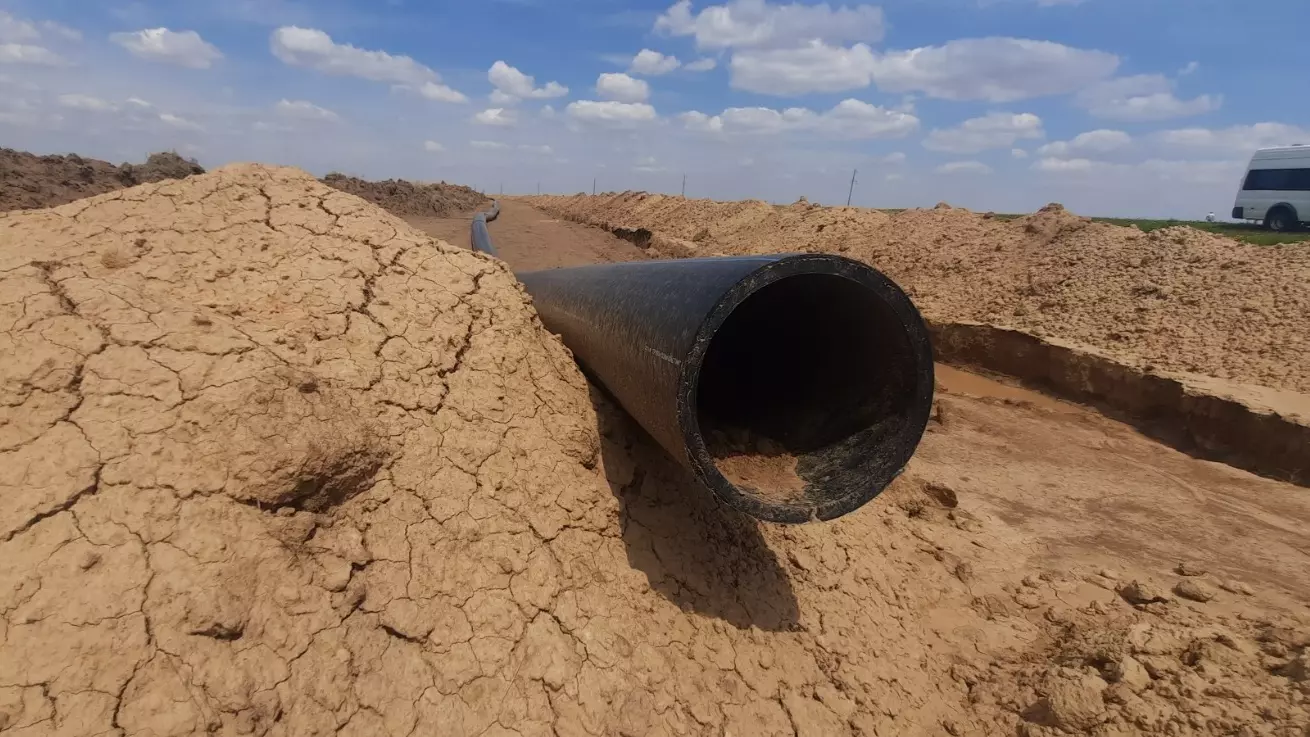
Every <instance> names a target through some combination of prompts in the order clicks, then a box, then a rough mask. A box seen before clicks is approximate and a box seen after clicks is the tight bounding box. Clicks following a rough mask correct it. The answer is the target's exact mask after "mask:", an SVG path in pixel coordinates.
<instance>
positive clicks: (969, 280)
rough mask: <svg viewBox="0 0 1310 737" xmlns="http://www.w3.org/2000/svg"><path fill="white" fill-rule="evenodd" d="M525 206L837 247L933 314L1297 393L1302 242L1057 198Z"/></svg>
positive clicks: (1305, 265)
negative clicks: (1022, 211)
mask: <svg viewBox="0 0 1310 737" xmlns="http://www.w3.org/2000/svg"><path fill="white" fill-rule="evenodd" d="M526 200H527V201H528V202H530V203H532V204H534V205H536V206H538V207H541V208H542V209H545V210H546V211H548V212H550V213H552V214H554V215H557V216H560V217H566V218H570V219H573V220H576V221H578V222H585V223H589V224H592V225H597V226H601V227H605V228H607V229H611V230H612V229H614V228H617V227H623V228H645V229H648V230H650V231H652V232H653V233H654V234H655V235H656V236H657V237H655V238H653V239H652V243H656V242H658V240H659V239H658V236H660V235H664V236H667V237H669V238H679V239H686V240H688V241H694V242H695V243H702V242H712V243H713V244H714V249H715V251H716V252H721V253H724V254H729V255H736V254H753V253H787V252H797V251H800V252H826V253H837V254H842V255H846V256H850V257H852V258H856V259H859V260H862V261H865V262H866V263H869V264H871V265H873V266H874V267H876V268H878V269H880V270H882V271H884V272H886V273H887V274H888V275H889V276H890V277H892V278H893V279H895V280H896V281H897V282H898V283H899V284H900V285H901V286H903V287H905V288H906V289H907V291H909V292H910V293H911V296H912V297H913V298H914V299H915V302H916V304H917V305H918V306H919V307H920V308H921V309H922V310H923V311H924V313H925V315H926V316H927V317H928V318H929V319H931V320H935V321H942V322H961V321H968V322H977V323H985V324H988V325H995V326H999V327H1008V328H1013V329H1016V330H1021V331H1024V332H1027V333H1031V334H1034V335H1037V336H1041V337H1045V338H1052V339H1058V340H1062V341H1067V342H1069V343H1072V344H1076V345H1080V346H1087V347H1090V348H1091V349H1093V350H1096V351H1101V352H1103V353H1106V354H1110V355H1113V356H1114V357H1115V358H1116V360H1119V361H1121V362H1122V363H1125V364H1127V365H1130V366H1133V367H1136V368H1139V369H1142V370H1159V371H1173V372H1182V373H1192V374H1201V375H1205V376H1210V377H1217V378H1220V379H1224V380H1228V381H1233V382H1238V383H1245V384H1256V385H1260V386H1264V387H1271V388H1275V389H1286V390H1291V391H1295V392H1302V393H1310V337H1307V336H1308V335H1310V333H1308V332H1307V331H1306V329H1305V328H1306V326H1307V325H1310V249H1305V248H1297V247H1279V248H1270V247H1264V246H1256V245H1250V244H1245V243H1240V242H1237V241H1234V240H1231V239H1228V238H1224V237H1221V236H1217V235H1212V234H1209V233H1204V232H1201V231H1198V230H1194V229H1191V228H1187V227H1175V228H1165V229H1162V230H1157V231H1153V232H1152V233H1150V234H1145V233H1142V232H1141V231H1140V230H1139V229H1137V228H1125V227H1122V226H1117V225H1110V224H1104V223H1096V222H1091V221H1090V220H1088V219H1087V218H1082V217H1078V216H1075V215H1073V214H1071V213H1069V212H1068V211H1067V210H1065V209H1064V208H1063V207H1062V206H1060V205H1058V204H1051V205H1048V206H1047V207H1045V208H1043V209H1042V210H1041V211H1039V212H1037V213H1034V214H1032V215H1028V216H1026V217H1020V218H1014V219H1005V218H996V217H992V218H988V217H985V216H983V215H980V214H977V213H973V212H970V211H968V210H964V209H961V208H951V207H949V206H944V203H943V204H942V205H938V206H937V207H934V208H932V209H912V210H905V211H902V212H897V213H892V214H889V213H887V212H882V211H878V210H862V209H857V208H843V207H792V206H787V207H774V206H771V205H768V204H767V203H762V202H756V201H745V202H715V201H711V200H688V199H683V198H679V197H668V196H664V195H658V194H643V193H632V192H625V193H618V194H613V195H604V196H595V197H589V196H583V197H552V196H542V197H529V198H526ZM704 255H710V254H708V253H706V254H704Z"/></svg>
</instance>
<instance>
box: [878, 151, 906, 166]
mask: <svg viewBox="0 0 1310 737" xmlns="http://www.w3.org/2000/svg"><path fill="white" fill-rule="evenodd" d="M879 161H880V163H883V164H904V163H905V154H903V153H901V152H900V151H896V152H893V153H890V154H887V155H886V156H884V157H882V158H881V159H879Z"/></svg>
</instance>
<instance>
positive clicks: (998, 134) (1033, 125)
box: [923, 113, 1046, 154]
mask: <svg viewBox="0 0 1310 737" xmlns="http://www.w3.org/2000/svg"><path fill="white" fill-rule="evenodd" d="M1045 135H1046V133H1045V131H1043V130H1042V119H1041V118H1039V117H1037V116H1036V115H1033V114H1032V113H1019V114H1015V113H989V114H987V115H984V116H983V117H981V118H971V119H969V120H966V121H964V122H963V123H961V124H960V125H958V126H956V127H954V128H938V129H936V130H934V131H932V132H931V133H929V134H928V136H927V137H926V138H924V139H923V147H924V148H926V149H929V150H931V151H947V152H950V153H957V154H974V153H978V152H979V151H986V150H988V149H993V148H1010V147H1012V146H1013V145H1014V144H1015V143H1016V142H1017V141H1019V140H1022V139H1031V138H1042V137H1043V136H1045Z"/></svg>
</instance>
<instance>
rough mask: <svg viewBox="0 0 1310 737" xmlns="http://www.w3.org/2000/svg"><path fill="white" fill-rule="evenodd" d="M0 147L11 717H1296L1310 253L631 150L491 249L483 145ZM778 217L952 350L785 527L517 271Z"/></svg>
mask: <svg viewBox="0 0 1310 737" xmlns="http://www.w3.org/2000/svg"><path fill="white" fill-rule="evenodd" d="M6 155H7V156H12V157H15V158H14V159H13V160H17V161H22V162H23V168H19V167H17V166H7V167H6V169H5V171H4V174H5V176H4V178H3V181H4V186H5V190H4V192H5V197H4V200H3V202H4V204H5V208H6V209H10V210H12V211H11V212H7V213H4V214H0V357H3V359H4V360H3V361H2V362H0V399H2V400H3V401H0V734H4V735H11V734H12V735H25V736H27V735H114V734H122V735H187V734H199V733H205V734H222V735H246V734H250V735H313V734H339V735H410V734H414V735H418V734H434V735H487V736H496V737H506V736H509V735H519V736H521V737H528V736H531V735H554V736H558V737H563V736H566V735H596V736H601V735H604V736H607V737H608V736H610V735H741V736H747V735H752V736H753V735H797V736H809V735H815V736H820V735H823V736H826V735H853V736H856V735H858V736H861V737H868V736H870V735H880V736H883V737H886V736H890V735H925V736H927V735H933V736H937V735H954V736H956V737H960V736H962V735H1034V736H1036V735H1042V736H1046V735H1051V736H1054V735H1066V734H1074V735H1097V736H1102V737H1109V736H1111V735H1133V734H1161V735H1278V736H1279V737H1305V736H1306V735H1310V543H1307V541H1308V540H1310V497H1307V490H1306V488H1305V485H1304V484H1305V478H1306V477H1305V476H1303V475H1301V474H1302V472H1303V470H1304V469H1306V468H1307V464H1308V463H1310V459H1308V458H1307V456H1310V444H1305V443H1301V442H1300V440H1299V439H1300V438H1302V437H1305V436H1303V435H1298V434H1297V433H1300V432H1303V431H1304V428H1305V426H1306V424H1307V422H1308V421H1310V420H1307V417H1310V412H1307V410H1306V409H1305V408H1306V407H1307V406H1310V404H1308V403H1307V402H1306V398H1305V393H1307V392H1310V373H1308V371H1310V360H1307V358H1308V354H1310V343H1307V342H1306V341H1307V340H1308V339H1307V338H1306V331H1305V328H1306V326H1307V325H1310V251H1306V250H1304V249H1298V248H1296V247H1280V248H1278V249H1277V250H1271V249H1269V248H1267V247H1261V246H1255V245H1249V244H1239V243H1237V242H1235V241H1231V240H1228V239H1225V238H1221V237H1218V236H1214V235H1211V234H1205V233H1199V232H1197V231H1193V230H1190V229H1186V228H1176V229H1164V230H1161V231H1155V232H1152V233H1150V234H1146V233H1142V232H1141V231H1136V233H1134V232H1133V230H1134V229H1132V228H1123V227H1119V226H1113V225H1105V224H1100V223H1091V222H1088V221H1087V220H1085V219H1083V218H1079V217H1077V216H1075V215H1072V214H1070V213H1067V212H1065V211H1064V210H1063V209H1062V208H1058V207H1055V206H1052V207H1048V208H1046V209H1045V210H1043V211H1042V212H1040V213H1036V214H1034V215H1032V216H1029V217H1026V218H1020V219H1016V220H1001V219H997V218H994V217H993V218H989V217H987V216H986V215H985V214H977V213H971V212H968V211H965V210H960V209H956V208H949V207H947V206H941V207H939V208H937V209H932V210H918V211H906V212H904V213H897V214H892V215H889V214H887V213H881V212H876V211H869V210H859V209H855V208H825V207H818V206H814V205H811V204H809V203H805V202H799V203H796V204H795V205H791V206H785V207H774V206H771V205H767V204H765V203H756V202H742V203H716V202H712V201H707V200H687V199H684V198H680V197H667V196H662V195H649V194H645V193H621V194H611V195H603V196H595V197H588V196H575V197H548V196H543V197H531V198H512V199H509V200H506V201H503V202H502V213H501V216H500V218H499V219H498V220H497V221H496V222H495V223H493V224H492V225H491V234H492V237H493V238H494V239H495V242H496V246H497V248H498V250H499V253H500V256H501V258H499V259H497V258H492V257H489V256H486V255H483V254H479V253H474V252H472V251H470V250H469V249H468V247H467V245H468V227H469V219H470V218H471V216H472V213H473V212H474V211H475V210H476V209H478V208H481V207H486V206H487V205H489V204H490V203H489V201H486V200H485V199H483V198H481V197H480V196H478V195H477V194H476V193H475V192H472V191H471V190H467V188H460V187H457V186H453V185H442V184H437V185H414V184H411V183H408V182H382V183H369V182H362V181H360V180H355V179H350V178H348V177H327V178H325V179H324V180H319V179H316V178H315V177H313V176H311V175H309V174H306V173H304V172H302V171H299V170H295V169H288V168H280V167H272V166H264V165H258V164H239V165H232V166H228V167H224V168H222V169H220V170H217V171H213V172H209V173H203V174H193V173H191V172H183V171H179V172H177V173H176V176H177V177H185V178H176V179H175V178H165V179H162V180H161V181H140V182H138V181H128V180H129V179H130V177H125V176H124V175H123V174H122V172H123V169H122V168H121V167H113V166H111V165H108V164H105V165H104V166H103V167H102V166H100V165H101V164H103V162H92V163H88V160H82V159H79V160H77V161H74V162H71V164H72V166H73V167H74V169H75V170H74V171H73V172H72V173H71V174H70V173H67V172H66V171H65V169H64V168H63V167H66V166H68V165H69V164H70V162H69V161H68V160H67V159H63V158H61V159H60V160H58V161H53V160H52V161H46V162H45V163H43V164H41V163H34V161H33V160H34V159H36V157H31V158H26V155H20V154H17V153H16V152H6ZM128 171H134V170H128ZM43 177H44V179H42V178H43ZM29 180H30V181H29ZM46 180H49V181H46ZM43 182H45V183H43ZM113 182H118V183H117V184H113ZM11 191H12V192H20V193H22V194H15V195H10V194H9V192H11ZM88 195H91V196H88ZM615 232H620V233H624V234H626V235H628V236H629V237H630V238H631V240H624V239H620V238H618V237H616V236H615V235H613V233H615ZM643 233H644V234H643ZM790 251H823V252H832V253H841V254H843V255H848V256H851V257H853V258H857V259H860V260H863V261H865V262H867V263H869V264H871V265H873V266H874V267H876V268H878V269H880V270H882V271H884V272H885V273H887V274H888V275H889V276H891V277H892V278H894V279H896V280H897V281H898V283H900V284H901V285H902V286H903V287H904V288H905V289H906V290H907V291H908V292H909V293H910V294H911V295H912V296H913V297H914V299H915V301H916V303H917V304H918V305H919V307H920V309H921V310H922V311H923V313H924V314H925V316H926V317H927V318H928V320H929V321H930V323H931V324H932V326H933V329H934V336H936V337H937V338H938V344H939V346H940V350H939V351H938V356H939V359H940V360H941V361H942V363H940V364H939V366H938V369H937V371H938V374H937V376H938V387H937V398H936V403H935V407H934V412H933V419H932V421H931V422H930V425H929V430H928V433H927V435H926V436H925V438H924V441H923V443H922V445H921V446H920V448H919V451H918V453H917V455H916V456H915V458H914V460H913V461H912V462H911V464H910V466H909V468H908V469H907V471H906V473H905V474H904V475H903V476H902V477H901V478H900V479H899V480H898V481H897V482H896V483H895V484H893V486H892V487H891V488H890V489H889V490H888V491H886V492H885V493H884V494H882V495H881V496H879V497H877V498H876V499H875V500H873V501H872V502H871V503H870V504H868V505H867V506H865V507H864V508H862V509H860V510H859V511H857V512H855V513H852V514H850V515H847V516H845V517H842V518H840V519H838V520H835V521H833V522H827V523H814V524H807V525H799V526H781V525H770V524H763V523H759V522H757V521H756V520H754V519H752V518H749V517H744V516H741V515H738V514H736V513H734V512H732V511H730V510H727V509H724V508H722V507H720V506H718V505H717V504H716V502H715V501H714V500H713V497H712V496H710V495H709V494H708V493H707V492H706V491H705V490H704V489H702V488H700V487H699V485H698V484H697V483H696V482H695V481H694V480H693V479H692V477H691V476H690V474H689V473H688V472H686V471H685V470H683V469H682V468H681V467H680V466H678V465H676V464H675V463H674V462H673V461H671V460H670V459H669V458H668V457H667V456H666V455H665V453H664V452H663V451H662V450H661V449H660V448H659V447H658V446H657V445H656V444H655V443H654V442H653V441H652V440H650V439H649V438H648V437H647V436H646V435H645V434H644V433H643V432H642V431H641V430H640V429H639V428H637V427H636V426H635V425H634V423H633V422H632V421H631V420H630V419H628V418H627V417H626V415H625V414H624V413H623V412H622V411H621V410H619V409H618V408H617V407H616V406H615V405H614V404H613V403H612V402H611V401H610V400H609V399H608V398H607V397H606V395H605V393H604V392H603V391H602V390H600V389H599V388H597V387H594V386H591V385H589V383H588V381H587V379H586V378H585V377H584V376H583V374H582V373H581V372H580V370H579V369H578V367H577V365H576V364H575V362H574V361H573V358H572V356H571V354H570V353H569V351H568V350H567V349H566V348H565V347H564V345H563V344H562V343H561V342H560V341H559V339H558V338H557V337H555V336H554V335H552V334H551V333H549V332H548V331H547V330H546V329H545V328H544V327H543V326H542V324H541V322H540V320H539V319H538V318H537V317H536V314H535V312H534V310H533V307H532V303H531V299H530V298H529V296H528V295H527V294H526V292H525V291H524V290H523V288H522V286H521V285H519V283H518V282H517V280H516V279H515V276H514V274H515V271H516V270H517V271H522V270H530V269H543V268H554V267H561V266H573V265H581V264H586V263H597V262H612V261H626V260H634V259H645V258H653V257H662V258H678V257H686V256H714V255H731V254H745V253H767V252H790ZM961 336H964V337H961ZM998 336H1011V337H998ZM1013 336H1019V337H1017V338H1015V337H1013ZM1024 341H1027V342H1024ZM1016 346H1021V347H1023V350H1027V351H1037V350H1039V349H1040V350H1041V351H1045V352H1043V353H1040V355H1041V356H1042V358H1043V361H1045V362H1044V363H1043V362H1040V361H1032V360H1027V358H1024V357H1023V356H1019V358H1023V359H1024V360H1019V359H1017V358H1016V356H1018V355H1019V354H1016V353H1014V352H1013V351H1014V350H1017V349H1016V348H1015V347H1016ZM1057 349H1058V350H1057ZM1028 355H1038V354H1036V353H1033V354H1024V356H1028ZM1016 366H1017V368H1016ZM1106 376H1111V377H1113V381H1110V380H1108V379H1104V377H1106ZM1098 377H1099V378H1098ZM1162 387H1163V388H1162ZM1069 398H1075V399H1080V400H1085V401H1069ZM1207 422H1210V423H1212V424H1213V425H1224V426H1227V427H1230V428H1237V429H1239V430H1241V432H1236V433H1235V432H1228V433H1225V432H1224V431H1223V429H1222V428H1219V427H1212V426H1211V425H1207V424H1206V423H1207ZM1239 435H1240V436H1242V437H1238V436H1239ZM1279 438H1282V441H1281V442H1283V445H1282V446H1279V447H1278V448H1277V452H1269V451H1267V448H1268V447H1270V446H1272V445H1277V442H1278V441H1279ZM1262 449H1265V450H1262ZM1225 460H1227V461H1231V462H1223V461H1225Z"/></svg>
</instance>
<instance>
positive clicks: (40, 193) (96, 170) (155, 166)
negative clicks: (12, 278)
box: [0, 148, 205, 211]
mask: <svg viewBox="0 0 1310 737" xmlns="http://www.w3.org/2000/svg"><path fill="white" fill-rule="evenodd" d="M203 173H205V170H204V169H203V168H201V167H200V165H199V164H197V163H195V162H194V161H188V160H186V159H183V158H182V157H181V156H178V155H177V154H175V153H157V154H150V157H149V158H148V159H146V163H144V164H120V165H117V166H115V165H114V164H110V163H109V162H107V161H99V160H97V159H85V158H82V157H81V156H78V155H76V154H69V155H67V156H37V155H35V154H29V153H26V152H24V151H14V150H13V149H8V148H0V211H4V210H34V209H38V208H42V207H55V206H57V205H62V204H65V203H68V202H72V201H74V200H78V199H81V198H83V197H91V196H92V195H98V194H104V193H106V192H113V191H114V190H118V189H122V188H123V187H131V186H134V185H137V184H147V183H150V182H162V181H164V180H165V179H184V178H186V177H189V176H191V175H192V174H203Z"/></svg>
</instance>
